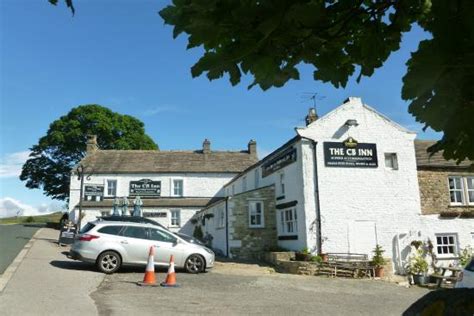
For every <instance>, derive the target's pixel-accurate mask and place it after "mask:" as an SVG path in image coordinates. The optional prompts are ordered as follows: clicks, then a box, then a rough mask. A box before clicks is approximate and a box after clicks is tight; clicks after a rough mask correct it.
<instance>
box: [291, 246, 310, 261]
mask: <svg viewBox="0 0 474 316" xmlns="http://www.w3.org/2000/svg"><path fill="white" fill-rule="evenodd" d="M311 257H312V256H311V252H310V251H309V249H308V248H303V249H302V250H300V251H297V252H295V260H296V261H311Z"/></svg>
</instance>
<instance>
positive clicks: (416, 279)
mask: <svg viewBox="0 0 474 316" xmlns="http://www.w3.org/2000/svg"><path fill="white" fill-rule="evenodd" d="M429 281H430V277H429V276H427V275H423V274H414V275H413V283H415V284H418V285H426V284H428V283H429Z"/></svg>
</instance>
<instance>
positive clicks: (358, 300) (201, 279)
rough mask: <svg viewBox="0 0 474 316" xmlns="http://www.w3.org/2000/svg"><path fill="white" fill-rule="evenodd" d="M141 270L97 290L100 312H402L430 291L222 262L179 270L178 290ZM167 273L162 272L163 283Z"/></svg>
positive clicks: (112, 278) (109, 279) (111, 279)
mask: <svg viewBox="0 0 474 316" xmlns="http://www.w3.org/2000/svg"><path fill="white" fill-rule="evenodd" d="M141 270H142V269H128V270H124V271H122V272H121V273H117V274H114V275H110V276H107V277H106V278H105V279H104V281H103V282H102V284H101V285H100V286H99V288H98V289H97V291H95V292H94V293H93V294H92V298H93V299H94V301H95V303H96V306H97V308H98V311H99V314H101V315H131V314H139V313H141V314H145V315H148V314H153V313H155V314H156V313H157V312H159V313H160V314H165V315H168V314H173V315H177V314H208V315H209V314H210V315H216V314H223V313H225V315H236V314H274V315H288V314H296V315H300V314H307V313H311V314H315V313H316V314H328V315H400V314H401V313H403V311H405V310H406V308H407V307H408V306H410V305H411V304H412V303H413V302H415V301H416V300H417V299H418V298H420V297H421V296H423V295H424V294H426V293H427V290H425V289H420V288H404V287H400V286H397V285H394V284H391V283H387V282H382V281H376V280H360V279H359V280H354V279H333V278H327V277H310V276H298V275H288V274H279V273H275V272H274V271H273V269H271V268H269V267H260V266H258V265H251V264H236V263H229V262H228V263H217V265H216V267H215V268H214V269H213V270H212V271H210V272H208V273H204V274H199V275H191V274H187V273H184V272H178V273H177V280H178V283H179V284H180V287H179V288H161V287H154V288H142V287H139V286H137V285H136V284H135V283H136V282H137V281H141V280H142V279H143V271H141ZM164 278H165V271H164V270H160V271H158V273H157V280H158V282H160V281H162V280H164Z"/></svg>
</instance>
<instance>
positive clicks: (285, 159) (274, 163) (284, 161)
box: [262, 148, 296, 177]
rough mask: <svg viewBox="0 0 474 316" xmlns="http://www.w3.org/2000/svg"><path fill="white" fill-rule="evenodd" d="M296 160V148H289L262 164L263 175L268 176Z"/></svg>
mask: <svg viewBox="0 0 474 316" xmlns="http://www.w3.org/2000/svg"><path fill="white" fill-rule="evenodd" d="M295 161H296V148H289V149H288V150H285V151H284V152H283V153H281V154H280V155H278V156H276V157H275V158H273V159H272V160H270V161H269V162H267V163H265V164H264V165H263V166H262V177H266V176H268V175H270V174H272V173H274V172H275V171H277V170H280V169H282V168H283V167H286V166H288V165H289V164H291V163H293V162H295Z"/></svg>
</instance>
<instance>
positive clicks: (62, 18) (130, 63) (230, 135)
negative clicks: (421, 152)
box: [0, 0, 439, 216]
mask: <svg viewBox="0 0 474 316" xmlns="http://www.w3.org/2000/svg"><path fill="white" fill-rule="evenodd" d="M165 4H166V2H163V1H158V0H153V1H151V0H150V1H145V0H141V1H125V0H121V1H113V2H112V1H92V0H84V1H76V9H77V11H76V15H75V16H74V17H72V16H71V13H70V11H69V10H67V9H66V8H65V6H64V5H63V3H60V4H59V5H58V6H57V7H54V6H52V5H50V4H49V3H48V1H47V0H42V1H41V0H40V1H14V0H3V1H1V2H0V14H1V17H0V21H1V22H0V23H1V31H0V32H1V38H0V40H1V42H0V57H1V59H0V63H1V64H0V159H1V160H0V201H2V202H3V204H4V207H3V208H4V209H5V207H10V206H11V205H12V203H13V204H14V203H17V204H18V203H20V204H21V207H22V208H23V209H27V210H30V211H31V212H34V211H35V210H40V211H46V210H51V209H52V206H51V203H52V201H51V200H50V199H48V198H47V197H45V196H43V194H42V191H41V190H28V189H26V188H25V186H24V184H23V183H22V182H21V181H20V180H19V179H18V170H19V168H20V167H21V164H22V163H23V162H24V160H25V158H26V156H27V154H28V149H29V148H30V147H31V146H32V145H33V144H35V143H36V142H37V141H38V139H39V138H40V137H41V136H43V135H44V134H45V133H46V131H47V129H48V126H49V124H50V123H51V122H52V121H54V120H55V119H57V118H59V117H60V116H61V115H64V114H66V113H67V112H68V111H69V110H70V109H71V108H72V107H75V106H77V105H81V104H91V103H96V104H101V105H104V106H107V107H109V108H110V109H112V110H113V111H116V112H120V113H124V114H129V115H133V116H135V117H137V118H139V119H140V120H142V121H143V122H144V123H145V127H146V132H147V133H148V134H149V135H150V136H151V137H152V138H153V139H154V140H155V142H157V143H158V144H159V146H160V148H161V149H164V150H169V149H194V148H199V147H200V146H201V143H202V141H203V139H204V138H209V139H210V140H211V142H212V148H213V149H244V148H245V147H246V144H247V143H248V141H249V140H250V139H252V138H253V139H256V140H257V143H258V150H259V152H260V155H265V153H268V152H270V151H271V150H272V149H274V148H276V147H278V146H279V145H281V144H282V143H283V142H285V141H286V140H288V139H289V138H290V137H292V136H294V130H293V128H294V127H295V126H298V125H303V118H304V116H305V115H306V112H307V109H308V108H309V107H310V106H311V104H312V103H311V101H310V100H305V99H304V98H303V97H302V96H303V94H304V93H305V92H317V93H318V94H319V95H322V96H324V99H322V100H320V101H318V104H317V109H318V113H319V114H324V113H327V112H328V111H330V110H331V109H333V108H334V107H336V106H337V105H339V104H341V103H342V101H343V100H344V99H345V98H347V97H348V96H359V97H362V99H363V101H364V102H365V103H366V104H369V105H370V106H372V107H374V108H375V109H377V110H378V111H380V112H382V113H383V114H385V115H387V116H388V117H390V118H391V119H393V120H395V121H396V122H398V123H400V124H401V125H403V126H405V127H407V128H409V129H411V130H414V131H417V132H419V134H418V137H419V138H423V139H435V138H438V137H439V136H437V135H436V134H435V133H433V132H426V133H423V132H421V127H422V126H421V125H419V124H417V123H416V122H415V120H414V119H413V117H411V115H410V114H408V112H407V103H406V102H404V101H403V100H402V99H401V97H400V91H401V84H402V81H401V80H402V77H403V75H404V73H405V71H406V66H405V62H406V60H407V59H408V58H409V56H410V52H413V51H415V50H416V49H417V47H418V42H419V41H420V39H423V38H426V37H427V34H425V33H423V32H422V31H421V30H420V29H419V28H417V27H415V28H414V29H413V30H412V31H411V32H410V33H408V34H407V35H406V36H405V37H404V40H403V43H402V49H401V50H400V51H398V52H397V53H395V54H393V55H392V56H391V57H390V59H389V60H388V62H387V63H386V64H385V66H384V67H383V68H381V69H379V70H377V71H376V73H375V75H374V76H372V77H371V78H363V79H362V81H361V83H359V84H357V83H356V82H355V79H354V78H352V80H351V81H350V83H349V84H348V86H347V87H346V88H344V89H335V88H334V87H332V86H331V85H329V84H323V83H321V82H315V81H314V80H313V79H312V70H311V69H310V68H309V67H305V66H302V67H301V80H299V81H292V82H289V83H288V84H287V85H285V86H284V87H283V88H278V89H276V88H273V89H270V90H268V91H262V90H261V89H260V88H258V87H255V88H253V89H252V90H247V86H248V84H249V83H250V82H251V80H250V78H244V80H243V82H242V83H241V84H240V85H238V86H236V87H232V86H231V84H230V83H229V82H228V80H227V78H225V79H221V80H215V81H212V82H210V81H208V79H207V78H206V77H205V76H203V77H199V78H195V79H193V78H192V77H191V73H190V67H191V66H192V65H193V64H194V63H195V62H196V61H197V59H198V57H199V56H200V53H201V50H200V49H193V50H190V51H187V50H186V37H185V36H180V37H179V38H178V39H176V40H173V38H172V29H171V28H170V27H169V26H165V25H164V23H163V20H162V19H161V18H160V17H159V15H158V14H157V12H158V11H159V10H160V9H161V8H163V7H164V6H165ZM5 201H7V202H9V203H10V204H8V203H7V204H8V205H7V204H5ZM53 204H54V203H53ZM5 205H6V206H5ZM57 206H58V205H54V206H53V207H57ZM1 212H2V205H1V204H0V216H1Z"/></svg>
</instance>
